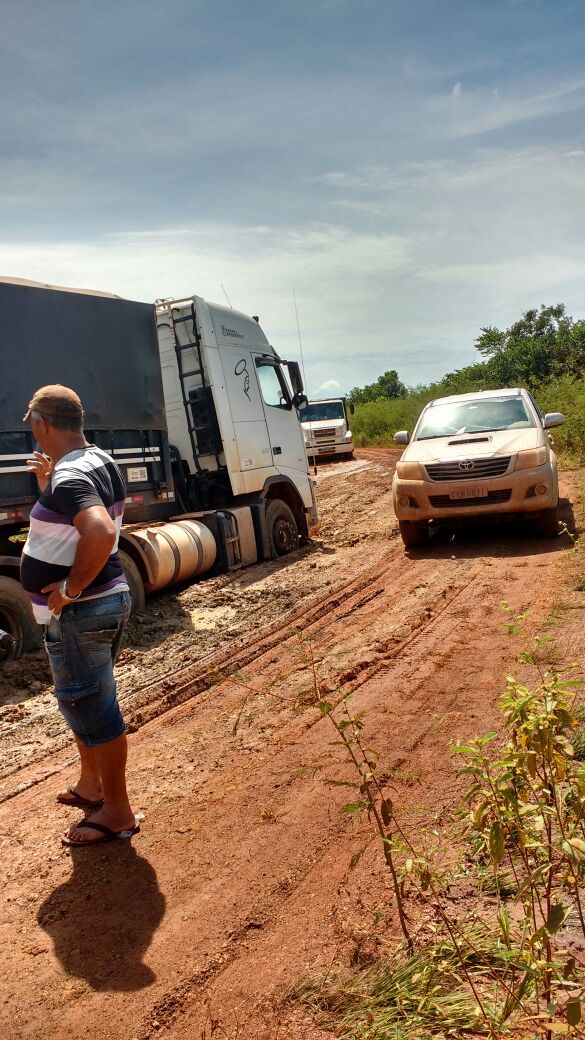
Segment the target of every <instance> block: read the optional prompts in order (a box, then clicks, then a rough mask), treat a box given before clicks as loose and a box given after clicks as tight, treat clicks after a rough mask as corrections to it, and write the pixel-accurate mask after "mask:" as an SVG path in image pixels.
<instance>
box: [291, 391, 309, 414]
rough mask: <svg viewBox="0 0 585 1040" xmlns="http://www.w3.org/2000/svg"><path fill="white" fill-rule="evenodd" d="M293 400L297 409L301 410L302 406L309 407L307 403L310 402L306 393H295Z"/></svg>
mask: <svg viewBox="0 0 585 1040" xmlns="http://www.w3.org/2000/svg"><path fill="white" fill-rule="evenodd" d="M292 402H293V404H294V406H295V408H296V409H297V411H300V410H301V409H302V408H306V407H307V405H308V403H309V399H308V397H307V395H306V394H295V395H294V397H293V399H292Z"/></svg>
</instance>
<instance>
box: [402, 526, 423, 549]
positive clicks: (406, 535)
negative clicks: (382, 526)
mask: <svg viewBox="0 0 585 1040" xmlns="http://www.w3.org/2000/svg"><path fill="white" fill-rule="evenodd" d="M398 526H399V528H400V537H401V538H402V541H403V542H404V544H405V546H406V547H407V548H409V549H410V548H414V546H417V545H426V544H427V542H428V540H429V523H428V520H420V521H414V520H399V521H398Z"/></svg>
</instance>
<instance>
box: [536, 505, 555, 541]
mask: <svg viewBox="0 0 585 1040" xmlns="http://www.w3.org/2000/svg"><path fill="white" fill-rule="evenodd" d="M533 530H534V533H535V534H536V535H537V536H538V537H539V538H556V537H557V535H558V534H560V532H559V507H558V505H557V506H553V508H552V509H543V511H542V513H541V515H540V516H539V518H538V520H535V521H534V528H533Z"/></svg>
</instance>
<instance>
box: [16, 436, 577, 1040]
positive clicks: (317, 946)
mask: <svg viewBox="0 0 585 1040" xmlns="http://www.w3.org/2000/svg"><path fill="white" fill-rule="evenodd" d="M396 457H397V453H395V452H392V451H383V450H374V449H371V450H367V451H366V450H364V451H361V452H358V457H357V458H356V459H355V460H354V461H353V462H343V463H335V464H332V465H321V466H320V467H319V470H318V496H319V504H320V510H321V516H322V522H323V523H322V531H321V536H320V539H319V541H318V542H317V543H315V544H313V545H311V546H307V547H305V548H304V549H302V550H301V551H300V552H299V553H298V554H295V556H294V557H293V558H289V559H288V560H285V561H283V562H282V563H272V564H269V565H264V566H258V567H252V568H249V569H248V570H246V571H242V572H238V573H235V574H232V575H227V576H221V577H217V578H212V579H210V580H208V581H202V582H200V583H199V584H197V585H194V586H191V587H190V588H186V589H183V590H180V591H179V592H177V593H176V594H168V595H165V596H160V597H159V598H157V599H155V600H151V601H150V603H149V605H148V607H147V610H146V612H145V614H144V615H143V616H142V617H140V618H135V619H133V620H132V623H131V625H130V631H129V635H128V641H127V645H126V648H125V649H124V651H123V652H122V655H121V658H120V663H119V668H118V679H119V688H120V693H121V700H122V703H123V705H124V710H125V713H126V716H127V718H128V720H129V723H130V729H131V737H130V768H129V779H130V789H131V797H132V801H133V804H134V806H135V809H136V811H137V812H140V813H141V814H143V821H142V831H141V833H140V835H138V836H136V838H135V839H134V840H133V841H132V843H131V844H130V843H116V844H112V845H106V846H103V847H101V848H93V849H91V850H89V849H85V850H83V849H73V850H66V849H64V848H62V847H61V846H60V844H59V835H60V834H61V833H62V832H63V830H64V828H65V827H66V826H67V824H68V823H69V822H70V821H71V819H72V815H71V813H72V811H71V810H68V809H66V808H64V807H58V806H57V805H56V804H55V801H54V796H55V792H56V791H57V790H58V789H59V788H62V787H63V785H67V784H68V783H74V782H75V779H76V775H75V764H74V763H75V757H74V755H73V754H72V751H71V744H70V741H69V739H68V737H67V734H66V732H65V729H64V727H63V726H62V725H61V722H60V718H59V715H58V713H57V712H56V709H55V706H54V704H53V701H52V696H51V693H50V686H49V681H48V672H47V667H46V664H45V661H44V659H43V656H42V654H41V653H38V654H36V655H30V656H29V657H28V658H26V659H23V660H21V661H18V662H9V663H8V664H6V665H4V667H3V668H2V669H0V705H2V706H1V707H0V855H1V859H2V866H3V879H4V896H5V899H4V902H3V910H2V917H1V920H0V967H1V976H0V977H1V978H2V983H1V985H0V1028H1V1029H2V1032H3V1034H4V1035H5V1036H8V1037H10V1038H15V1040H16V1038H18V1040H20V1038H25V1037H26V1038H31V1040H33V1038H34V1040H41V1038H43V1040H47V1038H55V1040H57V1038H58V1040H64V1038H65V1037H66V1036H67V1037H70V1036H72V1035H73V1036H75V1037H91V1038H94V1037H95V1038H106V1037H108V1038H110V1037H111V1038H116V1040H118V1038H119V1040H147V1038H150V1037H154V1036H163V1037H168V1038H169V1040H170V1038H173V1040H175V1038H176V1040H178V1038H179V1037H182V1038H183V1037H186V1038H187V1040H191V1038H192V1040H207V1038H208V1037H209V1038H211V1037H212V1036H225V1037H229V1038H233V1040H235V1038H236V1037H237V1038H238V1040H269V1038H270V1040H276V1038H279V1040H284V1038H287V1040H322V1038H325V1036H326V1034H325V1033H323V1032H322V1031H321V1030H320V1029H318V1028H317V1027H316V1026H315V1025H314V1024H313V1023H311V1022H310V1020H308V1019H307V1018H306V1016H305V1014H304V1013H303V1012H302V1011H299V1010H298V1009H296V1008H294V1007H292V1008H291V1007H290V1006H287V1005H285V1004H283V1003H282V998H283V995H284V994H285V993H286V991H287V988H288V987H290V986H291V985H292V984H294V983H295V982H297V981H298V980H299V979H300V978H301V977H303V976H305V975H312V974H315V973H318V972H320V971H329V970H331V969H332V968H333V969H336V968H337V967H338V966H344V965H345V966H347V965H348V964H349V963H350V962H355V961H356V960H357V961H360V959H361V960H363V961H364V962H365V961H367V959H371V958H374V957H376V956H378V955H379V954H380V952H383V951H384V950H387V949H389V948H391V947H392V944H393V943H394V941H395V937H396V935H397V921H396V908H395V905H394V902H393V899H392V896H391V892H390V889H389V884H388V880H387V878H386V876H385V871H384V867H383V862H382V856H381V854H380V851H379V849H378V847H377V845H376V842H375V840H373V839H372V837H371V832H370V829H369V826H368V823H367V821H364V820H361V819H356V818H353V817H348V816H347V815H345V814H342V813H340V808H341V806H342V805H343V803H344V802H346V801H348V799H351V797H352V793H351V791H349V794H348V790H347V789H345V788H340V787H331V786H329V785H327V784H326V783H325V777H326V776H330V777H331V776H334V777H336V778H338V779H339V778H341V779H345V780H348V781H350V780H351V772H348V770H347V767H346V766H345V764H341V765H335V764H334V762H333V764H332V761H333V760H334V759H335V757H336V756H338V754H339V751H338V749H337V748H336V747H334V746H332V743H331V742H332V739H333V737H334V736H335V734H334V732H333V730H332V728H331V723H330V722H329V720H328V719H327V718H326V717H323V715H322V713H321V712H320V711H319V710H318V708H316V707H315V703H314V700H315V697H314V690H315V676H316V677H317V681H318V683H319V685H320V689H321V693H322V694H327V695H331V696H335V697H338V696H340V695H341V694H351V695H352V696H351V704H352V705H353V707H354V708H355V709H356V710H357V709H363V710H364V711H365V715H364V720H365V735H366V738H367V740H368V742H369V743H370V744H371V745H374V746H375V748H376V749H377V750H378V752H379V753H380V757H381V760H382V761H383V762H384V763H385V765H386V766H387V768H388V771H389V773H391V775H392V785H393V798H394V802H395V805H400V808H401V812H402V814H403V818H404V822H405V825H406V826H408V827H411V828H412V830H413V833H415V832H416V833H419V834H423V833H424V832H425V828H428V827H430V826H432V827H433V828H434V829H435V830H437V831H438V833H439V834H440V835H441V842H442V843H443V844H444V846H445V848H448V847H449V844H450V842H451V841H452V840H453V834H454V831H453V827H454V824H453V810H454V808H455V806H456V804H457V800H458V797H459V795H460V792H461V782H460V781H459V780H458V779H457V775H456V763H454V762H453V760H452V757H451V756H450V754H449V751H448V743H449V741H450V740H452V739H455V738H463V737H469V736H471V735H474V734H477V733H481V732H483V731H485V730H487V729H490V728H493V726H494V724H495V723H496V722H497V699H498V695H499V694H500V693H501V691H502V687H503V677H504V676H505V674H506V673H508V672H509V671H510V670H514V667H515V656H516V654H517V653H518V652H519V650H520V649H522V648H523V647H524V646H525V645H526V642H527V640H528V639H529V638H530V635H531V634H534V633H536V632H543V631H546V632H547V633H549V634H551V633H552V634H553V635H554V637H555V639H556V645H557V650H556V651H555V652H557V653H558V654H559V655H560V656H561V658H562V657H564V656H567V655H570V656H571V659H573V660H576V659H579V658H581V659H582V658H583V642H584V636H583V631H584V624H583V622H584V620H585V595H584V591H583V590H584V587H585V586H584V584H583V581H582V577H580V576H579V574H578V573H577V572H576V568H575V559H576V556H575V553H574V552H572V547H573V543H572V541H571V539H570V538H569V537H568V536H564V537H561V538H559V539H556V540H554V541H544V540H539V539H536V538H533V537H531V536H529V535H528V534H527V533H526V532H525V531H522V530H521V529H518V527H513V526H502V527H497V528H481V529H479V528H478V529H474V530H466V531H464V532H460V533H458V534H455V535H453V534H452V533H450V532H443V533H441V534H440V535H439V536H438V537H437V538H436V539H434V540H432V541H431V544H430V545H429V547H428V548H427V549H425V550H413V551H411V552H409V553H405V551H404V548H403V546H402V543H401V541H400V538H399V536H398V534H397V524H396V521H395V519H394V517H393V514H392V509H391V502H390V493H389V485H390V477H391V473H392V470H393V466H394V463H395V460H396ZM582 486H583V485H582V475H581V474H578V473H567V474H565V475H564V477H563V485H562V494H563V495H564V505H563V508H564V519H565V521H566V523H567V524H568V525H569V526H570V527H572V526H573V525H574V516H573V510H574V511H575V514H576V515H577V517H578V516H579V515H581V513H580V511H581V509H582V503H581V502H580V500H579V493H580V491H579V489H580V488H581V487H582ZM502 601H507V602H508V603H509V605H510V608H511V610H512V611H513V612H515V613H520V612H524V611H526V610H528V611H529V613H528V616H527V619H526V621H525V622H524V628H525V634H524V635H515V636H509V635H506V634H505V633H504V632H503V630H502V609H501V603H502ZM313 665H314V666H315V667H313ZM73 818H75V817H73ZM357 853H360V854H361V855H359V857H358V861H357V863H353V864H351V861H352V857H355V855H356V854H357ZM412 913H413V916H414V922H415V924H416V918H417V913H422V911H421V910H417V908H416V907H414V908H413V909H412Z"/></svg>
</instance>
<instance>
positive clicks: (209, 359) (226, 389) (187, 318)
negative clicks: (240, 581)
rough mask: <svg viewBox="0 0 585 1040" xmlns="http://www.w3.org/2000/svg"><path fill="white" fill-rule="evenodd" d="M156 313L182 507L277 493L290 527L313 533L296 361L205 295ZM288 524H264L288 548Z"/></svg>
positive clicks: (162, 306)
mask: <svg viewBox="0 0 585 1040" xmlns="http://www.w3.org/2000/svg"><path fill="white" fill-rule="evenodd" d="M156 314H157V329H158V342H159V352H160V363H161V372H162V380H163V391H164V398H165V411H166V416H167V423H168V433H169V442H170V445H171V457H172V460H173V475H174V484H175V493H176V495H177V499H178V501H179V502H180V503H181V504H182V506H183V509H184V511H185V512H191V511H193V510H206V509H212V508H213V509H222V508H227V507H230V506H231V505H232V504H233V503H234V501H235V500H237V501H238V502H242V503H244V502H245V503H246V505H257V506H259V507H261V509H264V511H265V512H266V510H267V505H266V503H267V502H268V501H269V500H271V499H278V500H279V501H281V502H283V503H285V504H286V506H287V507H288V511H290V512H291V513H292V515H293V518H294V527H295V528H296V531H294V530H293V529H292V527H291V529H290V531H289V534H290V537H292V538H293V539H297V538H298V537H299V536H300V537H301V538H306V537H308V536H309V534H310V533H311V531H312V530H314V529H315V524H316V507H315V498H314V491H313V481H312V479H311V477H310V476H309V472H308V464H307V455H306V452H305V446H304V440H303V433H302V428H301V426H300V423H299V415H302V410H301V411H299V409H302V407H303V406H304V405H305V404H306V397H305V396H304V394H303V392H302V379H301V376H300V371H299V366H298V364H297V363H296V362H288V361H285V360H283V359H281V358H280V357H279V356H278V354H277V353H276V351H275V350H274V348H273V347H272V346H271V345H270V343H269V342H268V339H267V338H266V336H265V334H264V332H263V330H262V328H261V326H260V324H259V322H258V320H257V319H256V318H253V317H250V316H249V315H247V314H244V313H243V312H241V311H237V310H233V309H232V308H229V307H224V306H222V305H220V304H212V303H207V302H206V301H205V300H203V299H202V298H201V297H200V296H192V297H188V298H187V299H183V300H172V301H160V302H159V303H157V306H156ZM272 512H274V510H272ZM285 512H286V511H285ZM269 526H270V525H269ZM285 528H286V525H283V524H280V526H279V534H278V536H276V537H275V532H274V531H273V530H271V529H268V530H267V532H266V533H267V537H268V541H269V543H270V544H269V548H270V554H271V555H274V551H275V549H276V551H277V554H278V555H281V554H282V553H280V552H278V545H279V540H280V542H282V539H283V538H285V535H286V530H285ZM281 548H282V549H283V550H286V546H285V545H284V544H282V545H281Z"/></svg>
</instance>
